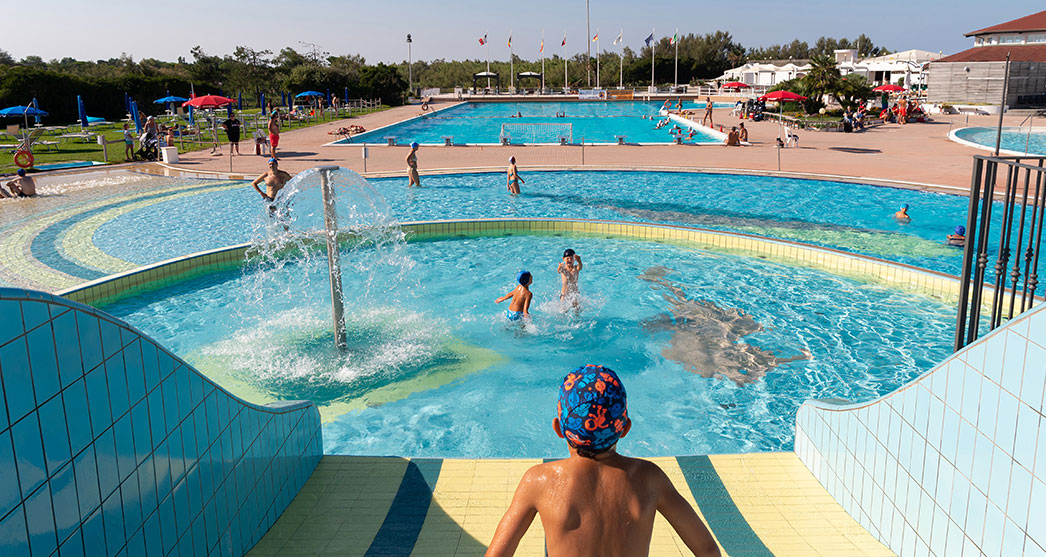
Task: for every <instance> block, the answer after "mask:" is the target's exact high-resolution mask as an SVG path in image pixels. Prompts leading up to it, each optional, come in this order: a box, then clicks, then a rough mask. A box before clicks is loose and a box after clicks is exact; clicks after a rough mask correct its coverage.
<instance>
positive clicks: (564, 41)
mask: <svg viewBox="0 0 1046 557" xmlns="http://www.w3.org/2000/svg"><path fill="white" fill-rule="evenodd" d="M559 46H567V34H566V33H563V44H561V45H559Z"/></svg>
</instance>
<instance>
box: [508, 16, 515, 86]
mask: <svg viewBox="0 0 1046 557" xmlns="http://www.w3.org/2000/svg"><path fill="white" fill-rule="evenodd" d="M512 58H513V57H512V30H511V29H510V30H509V32H508V79H509V82H508V86H509V88H510V89H512V92H513V93H515V92H516V66H515V63H516V61H515V60H513V59H512Z"/></svg>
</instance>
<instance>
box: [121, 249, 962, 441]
mask: <svg viewBox="0 0 1046 557" xmlns="http://www.w3.org/2000/svg"><path fill="white" fill-rule="evenodd" d="M566 247H571V248H573V249H575V250H577V252H578V253H579V255H581V256H582V258H583V263H584V270H583V271H582V272H581V276H580V288H581V298H580V300H579V305H580V309H579V311H574V310H573V309H571V308H572V306H571V305H570V304H565V305H564V304H561V302H560V301H559V298H558V296H559V290H560V281H559V277H558V276H557V274H556V270H555V269H556V265H557V263H558V261H559V256H560V254H561V253H562V251H563V249H564V248H566ZM387 249H388V251H386V248H383V249H382V250H368V249H357V250H355V251H352V252H346V253H343V256H342V261H343V266H344V267H345V269H344V276H345V291H346V294H345V300H346V304H347V306H346V307H347V313H348V315H349V316H348V319H347V328H348V343H349V350H348V352H347V354H346V355H339V354H338V353H337V352H336V351H335V350H334V349H333V348H332V347H331V344H332V336H331V334H330V333H329V332H328V330H329V328H330V309H329V304H330V301H329V288H328V287H327V285H326V283H325V280H326V262H325V260H324V258H323V257H313V258H307V259H296V260H292V261H290V262H283V263H282V264H279V265H271V264H268V263H258V264H252V265H250V266H249V267H248V268H247V270H246V271H229V272H225V273H221V274H217V275H210V276H205V277H201V278H197V279H193V280H191V281H189V282H186V283H182V284H179V285H175V286H170V287H166V288H164V289H162V290H159V291H154V292H151V293H147V294H144V295H140V296H137V297H135V298H131V299H127V300H124V301H121V302H119V303H116V304H113V305H109V306H107V307H106V308H105V310H106V311H108V312H110V313H112V314H114V315H116V316H118V317H121V318H123V319H126V320H127V321H129V322H130V323H131V324H133V325H135V326H137V327H138V328H140V329H142V330H143V331H144V332H145V333H147V334H148V335H150V336H152V337H153V338H155V339H156V340H157V341H158V342H160V343H161V344H163V345H164V346H167V347H168V348H170V349H172V350H173V351H174V352H175V353H177V354H179V355H181V356H182V357H184V358H185V359H186V360H187V361H189V362H190V363H191V364H193V365H194V366H196V367H198V368H199V369H200V370H201V371H203V372H204V373H206V374H208V375H209V376H211V377H212V378H214V379H215V380H217V381H218V382H219V383H220V384H222V385H223V386H226V387H227V388H229V389H231V390H232V391H233V392H236V393H238V394H244V395H246V396H248V398H252V399H254V400H260V401H267V400H275V399H284V400H287V399H312V400H315V401H317V402H318V403H319V404H320V405H321V408H322V410H321V412H322V415H323V417H324V420H325V424H324V426H323V436H324V449H325V451H326V452H328V453H332V454H356V455H390V454H395V455H406V456H438V457H553V456H562V455H563V454H564V453H565V447H566V445H565V443H564V442H563V441H562V440H560V439H558V438H557V437H556V436H555V434H554V433H553V431H552V428H551V421H552V418H553V416H554V411H555V397H556V389H557V388H558V386H559V382H560V381H561V380H562V378H563V377H564V376H565V374H566V373H567V372H569V371H570V370H571V369H573V368H574V367H576V366H579V365H583V364H587V363H599V364H603V365H607V366H609V367H611V368H613V369H615V370H616V371H617V372H618V373H619V374H620V375H621V377H622V379H623V381H624V384H625V387H626V389H627V390H628V393H629V406H630V408H629V414H630V416H631V417H632V419H633V420H634V426H633V428H632V433H631V434H630V435H629V436H628V438H627V439H625V440H624V441H623V442H622V444H621V450H622V451H624V452H625V453H627V454H634V455H642V456H654V455H666V454H677V455H682V454H706V453H737V452H747V451H770V450H790V449H791V448H792V443H793V432H794V421H793V420H794V415H795V412H796V410H797V408H798V406H799V405H800V404H801V403H802V402H803V401H805V400H807V399H810V398H829V397H839V398H846V399H851V400H855V401H859V400H869V399H871V398H873V397H877V396H879V395H882V394H885V393H887V392H889V391H891V390H893V389H895V388H896V387H898V386H900V385H902V384H904V383H905V382H907V381H909V380H910V379H912V378H914V377H915V376H917V375H918V374H919V373H921V372H922V371H925V370H926V369H928V368H929V367H931V366H932V365H933V364H934V363H936V362H937V361H939V360H941V359H942V358H944V357H945V356H946V355H947V354H948V353H949V348H950V337H951V327H952V324H953V322H954V321H953V320H954V309H953V308H952V307H951V306H949V305H944V304H942V303H940V302H938V301H935V300H933V299H930V298H926V297H923V296H919V295H915V294H911V293H904V292H901V291H898V290H893V289H890V288H886V287H882V286H877V285H871V284H866V283H862V282H859V281H855V280H852V279H848V278H842V277H839V276H834V275H831V274H827V273H823V272H818V271H814V270H810V269H806V268H799V267H791V266H788V265H783V264H779V263H774V262H769V261H766V260H762V259H758V258H746V257H738V256H734V255H727V254H723V253H717V252H712V251H701V250H691V249H685V248H681V247H676V246H669V245H662V244H656V243H647V242H633V241H626V240H616V239H594V238H566V237H563V238H555V237H505V238H479V239H475V238H473V239H459V240H446V241H434V242H419V243H410V244H406V245H403V244H399V245H398V247H394V248H387ZM521 268H526V269H528V270H530V271H531V272H532V273H533V274H534V284H533V286H532V291H533V293H534V302H533V304H532V306H531V311H532V314H533V318H532V321H531V322H529V323H520V322H509V321H507V320H506V319H505V317H504V312H505V309H506V307H507V302H506V303H503V304H500V305H498V304H495V303H494V300H495V298H497V297H498V296H501V295H502V294H504V293H506V292H508V291H510V290H511V289H512V288H513V286H514V279H515V276H516V273H517V271H518V270H519V269H521Z"/></svg>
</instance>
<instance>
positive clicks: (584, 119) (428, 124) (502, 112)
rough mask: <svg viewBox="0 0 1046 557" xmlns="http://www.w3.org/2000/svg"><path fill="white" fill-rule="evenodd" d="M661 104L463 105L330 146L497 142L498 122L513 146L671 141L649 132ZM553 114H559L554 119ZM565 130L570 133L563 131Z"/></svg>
mask: <svg viewBox="0 0 1046 557" xmlns="http://www.w3.org/2000/svg"><path fill="white" fill-rule="evenodd" d="M661 104H662V103H659V102H639V101H628V102H624V101H619V102H604V101H587V102H519V103H501V102H498V103H463V104H460V105H458V106H453V107H450V108H447V109H444V110H440V111H438V112H433V113H426V114H424V115H422V116H421V117H419V118H415V119H412V120H407V121H405V122H401V123H398V124H393V125H391V126H388V127H385V128H381V129H377V130H371V131H369V132H367V133H363V134H360V135H357V136H353V137H352V138H351V139H348V140H339V141H336V142H335V143H339V144H342V143H353V144H358V143H381V144H384V143H386V140H385V138H387V137H395V138H396V141H397V142H398V143H411V142H413V141H417V142H418V143H421V144H423V145H443V143H444V141H443V138H444V137H453V138H454V143H455V144H498V143H500V142H501V139H500V137H501V135H502V125H503V124H504V125H506V128H505V130H506V135H508V136H509V137H510V142H511V143H514V144H535V143H559V136H560V135H570V136H571V137H572V140H571V141H572V142H573V143H581V142H582V140H584V142H585V143H617V139H616V138H615V136H618V135H623V136H625V141H626V142H628V143H672V141H673V138H672V134H671V133H670V132H669V130H670V129H671V128H672V124H670V125H667V126H664V127H662V128H660V129H655V127H656V124H657V121H658V120H660V119H661V117H660V116H658V111H659V110H660V109H661ZM717 106H718V105H717ZM729 106H733V105H729ZM684 108H687V109H694V110H697V109H701V108H704V103H700V104H699V105H695V104H694V103H687V105H686V106H684ZM558 114H562V115H564V116H562V117H558V116H557V115H558ZM520 124H528V125H527V126H520ZM568 125H569V126H568ZM567 127H570V128H571V129H570V130H569V131H567V130H566V128H567ZM688 133H689V132H688ZM688 142H689V143H717V144H718V143H722V140H720V139H717V138H715V137H712V136H711V135H708V134H706V133H704V132H701V131H700V130H696V131H695V135H694V137H693V138H692V139H691V140H688Z"/></svg>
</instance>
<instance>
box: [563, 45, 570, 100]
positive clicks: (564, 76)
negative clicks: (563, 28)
mask: <svg viewBox="0 0 1046 557" xmlns="http://www.w3.org/2000/svg"><path fill="white" fill-rule="evenodd" d="M569 90H570V86H569V85H567V34H566V33H563V92H564V93H566V92H567V91H569Z"/></svg>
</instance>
